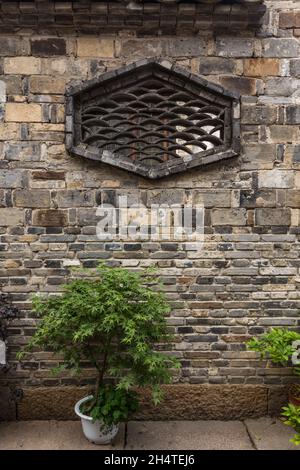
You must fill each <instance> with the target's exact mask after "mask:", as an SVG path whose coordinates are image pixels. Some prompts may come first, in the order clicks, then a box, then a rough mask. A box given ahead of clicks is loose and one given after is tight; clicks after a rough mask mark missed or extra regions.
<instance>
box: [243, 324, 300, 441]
mask: <svg viewBox="0 0 300 470" xmlns="http://www.w3.org/2000/svg"><path fill="white" fill-rule="evenodd" d="M248 348H249V349H251V350H252V351H256V352H259V353H260V355H261V357H262V358H266V359H268V360H270V361H271V363H272V364H276V365H278V364H279V365H281V366H284V367H286V366H288V365H290V366H292V367H293V371H294V373H295V376H300V364H299V359H300V333H298V332H296V331H290V330H287V329H285V328H272V329H271V330H270V331H268V332H267V333H265V334H264V335H262V336H261V337H260V338H253V339H252V340H251V341H249V342H248ZM282 416H283V417H284V423H285V424H287V425H288V426H292V427H293V428H294V429H295V431H296V432H297V434H296V435H295V436H294V438H293V439H292V442H294V444H296V445H300V385H299V383H294V384H292V385H290V387H289V403H288V405H287V406H284V407H283V409H282Z"/></svg>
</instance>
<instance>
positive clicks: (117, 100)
mask: <svg viewBox="0 0 300 470" xmlns="http://www.w3.org/2000/svg"><path fill="white" fill-rule="evenodd" d="M66 109H67V112H66V114H67V117H66V133H67V135H66V145H67V148H68V149H69V150H70V152H71V153H72V154H74V155H78V156H81V157H85V158H90V159H93V160H98V161H102V162H105V163H107V164H110V165H114V166H116V167H119V168H123V169H125V170H128V171H131V172H134V173H137V174H140V175H142V176H144V177H148V178H160V177H163V176H167V175H170V174H173V173H178V172H181V171H184V170H187V169H191V168H195V167H199V166H202V165H206V164H209V163H212V162H216V161H219V160H222V159H226V158H230V157H233V156H235V155H237V154H238V153H239V148H240V131H239V96H238V95H237V94H235V93H232V92H228V91H226V90H224V89H223V88H222V87H221V86H219V85H217V84H214V83H209V82H208V81H206V80H204V79H202V78H200V77H198V76H196V75H193V74H191V73H189V72H188V71H186V70H185V69H182V68H180V67H177V66H175V65H172V64H171V63H169V62H167V61H165V60H161V61H159V60H143V61H140V62H137V63H134V64H131V65H129V66H126V67H123V68H121V69H118V70H115V71H112V72H108V73H105V74H103V75H102V76H100V77H99V78H97V79H94V80H91V81H88V82H85V83H83V84H81V85H73V86H70V87H69V89H68V90H67V106H66Z"/></svg>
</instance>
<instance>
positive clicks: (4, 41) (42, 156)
mask: <svg viewBox="0 0 300 470" xmlns="http://www.w3.org/2000/svg"><path fill="white" fill-rule="evenodd" d="M265 3H266V5H267V7H268V12H267V14H266V15H265V19H264V24H263V25H262V27H261V28H260V29H259V30H258V31H256V32H254V31H251V30H247V29H246V30H245V31H242V32H241V33H234V35H230V32H229V31H228V32H227V33H226V32H223V33H218V32H213V31H211V30H210V29H207V30H206V31H204V32H203V31H202V32H199V33H198V34H197V35H196V36H193V37H190V36H187V35H186V36H176V37H174V36H167V35H162V36H154V35H153V36H150V37H148V36H147V37H143V36H142V35H139V36H137V34H136V33H135V31H134V30H132V27H131V30H130V31H127V30H125V29H122V30H120V31H119V32H117V33H116V34H114V35H109V34H108V33H107V34H105V35H101V34H100V35H99V36H94V35H93V36H86V35H80V36H75V35H74V33H72V28H70V30H68V28H66V31H67V32H66V34H65V35H61V36H60V37H53V35H51V36H49V35H47V34H44V35H41V34H39V35H37V34H36V32H35V31H33V30H32V29H30V28H29V29H26V28H21V29H20V30H19V32H18V33H14V34H13V35H9V33H5V35H2V36H0V55H1V60H0V73H1V77H0V80H1V81H0V101H1V113H0V119H1V122H0V166H1V173H0V187H1V189H0V285H1V289H2V291H3V292H7V293H10V294H12V297H13V300H14V301H15V302H16V304H18V305H19V306H20V307H21V308H22V310H23V313H24V315H23V317H22V318H21V319H18V320H15V321H14V323H13V325H12V326H11V327H10V329H9V333H10V336H9V359H10V364H11V365H12V367H11V369H10V371H9V372H7V373H5V374H3V373H2V375H1V376H0V380H1V383H2V384H3V385H14V386H17V387H18V388H22V387H31V386H58V385H73V384H81V385H84V384H89V383H90V382H91V379H92V378H93V370H92V369H90V368H89V366H88V365H87V367H86V368H85V369H84V371H83V374H82V376H81V377H80V378H74V377H73V378H72V377H70V376H68V375H67V374H66V373H63V374H62V375H61V376H59V377H53V376H51V374H50V372H49V369H50V368H51V367H52V366H55V365H57V360H55V359H53V358H52V356H51V355H49V354H48V353H46V352H40V353H34V354H33V355H32V357H31V358H30V359H29V360H27V361H26V362H24V363H22V364H19V363H17V362H15V361H14V354H15V352H16V351H17V350H18V349H19V347H20V345H22V344H24V343H25V342H26V341H27V339H28V337H29V336H30V335H31V334H32V332H33V331H34V325H35V321H36V320H35V318H33V315H32V314H31V312H30V295H31V294H32V293H34V292H44V293H49V292H50V293H51V292H60V291H61V289H62V284H63V283H64V282H65V281H66V280H67V279H68V278H69V276H70V272H69V267H70V266H71V265H77V264H79V263H80V264H82V265H83V266H85V267H90V266H94V265H95V262H97V260H99V259H104V260H107V261H109V262H110V263H113V265H123V266H126V267H130V268H133V269H143V268H144V267H146V266H149V265H156V266H157V267H158V268H159V271H160V274H161V276H162V280H163V282H164V291H165V292H166V295H167V297H168V299H169V301H170V303H171V306H172V313H171V315H170V318H169V319H168V322H169V324H170V328H171V330H172V331H174V332H175V333H176V334H177V341H176V343H175V344H174V351H175V352H176V354H177V355H178V357H179V358H180V359H181V360H182V371H181V377H180V379H179V380H180V382H185V383H190V384H251V385H257V386H259V385H262V384H265V385H266V386H268V387H269V386H271V385H279V384H286V383H288V382H289V381H291V380H292V377H291V371H290V370H289V369H281V368H275V367H273V368H265V363H264V362H261V361H259V359H258V358H257V356H256V354H255V353H252V352H247V351H246V346H245V342H246V341H247V340H248V339H249V338H250V337H252V336H253V335H257V334H260V333H263V332H264V331H265V330H266V329H267V328H269V327H270V326H278V325H284V326H289V327H296V326H297V325H299V317H298V315H299V307H300V293H299V284H300V276H299V266H300V262H299V233H300V229H299V206H300V173H299V164H300V144H299V125H300V111H299V110H300V108H299V109H298V106H299V105H300V98H299V92H300V59H299V54H300V40H299V36H300V7H299V5H298V6H297V3H298V2H292V1H266V2H265ZM151 56H160V57H167V58H169V59H170V60H173V61H175V62H176V63H177V64H179V65H181V66H183V67H186V68H187V69H190V70H192V71H193V72H194V73H199V74H200V75H202V76H205V78H207V79H208V80H211V81H214V82H217V83H221V84H222V85H223V86H224V87H225V88H227V89H232V90H236V91H239V92H240V93H241V94H242V100H241V102H242V117H241V124H242V135H241V138H242V145H243V151H242V153H241V155H240V157H238V158H234V159H231V160H228V161H225V162H223V163H218V164H215V165H210V166H208V167H206V168H202V169H195V170H193V171H189V172H187V173H183V174H179V175H176V176H172V177H168V178H165V179H162V180H158V181H149V180H146V179H143V178H142V177H138V176H135V175H132V174H130V173H127V172H125V171H122V170H118V169H115V168H112V167H109V166H107V165H105V164H101V163H95V162H92V161H87V160H85V159H81V158H78V157H74V156H70V155H69V154H68V153H67V152H66V150H65V146H64V137H65V134H64V128H65V126H64V102H65V98H64V92H65V86H66V84H67V83H68V82H69V81H70V80H74V79H75V80H79V81H80V80H86V79H89V78H92V77H95V76H97V75H99V74H101V73H102V72H104V71H106V70H111V69H113V68H116V67H119V66H121V65H124V64H126V63H130V62H132V61H134V60H136V59H140V58H144V57H151ZM124 193H128V194H130V195H131V196H132V195H136V196H137V197H138V198H140V199H141V200H143V201H147V203H151V202H153V203H154V202H155V203H159V202H168V203H170V202H179V203H184V202H185V201H187V199H188V198H191V197H192V198H193V201H194V202H203V203H204V206H205V243H204V247H203V250H202V251H201V252H200V253H197V254H195V253H193V252H185V251H184V249H183V247H182V245H181V244H180V243H178V244H174V243H172V244H170V243H161V244H160V243H152V242H148V243H134V244H130V243H126V244H124V245H123V244H112V243H107V244H105V243H101V242H99V240H98V239H97V237H96V234H95V226H96V223H97V221H98V219H97V217H96V207H97V205H98V204H99V203H100V202H101V201H102V202H103V201H104V202H112V201H114V200H115V198H116V196H117V195H118V194H124Z"/></svg>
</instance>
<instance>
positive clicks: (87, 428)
mask: <svg viewBox="0 0 300 470" xmlns="http://www.w3.org/2000/svg"><path fill="white" fill-rule="evenodd" d="M91 398H92V395H89V396H88V397H85V398H82V399H81V400H79V401H78V402H77V403H76V405H75V413H76V414H77V416H79V417H80V418H81V424H82V430H83V434H84V435H85V437H86V438H87V439H88V440H89V441H90V442H92V443H93V444H109V443H110V442H111V441H112V440H113V438H114V437H116V435H117V434H118V431H119V425H118V424H116V425H113V426H112V427H111V428H110V429H108V430H106V429H104V430H103V429H102V427H103V423H102V422H101V421H95V422H94V423H93V418H91V417H90V416H86V415H84V414H83V413H81V411H80V406H81V404H82V403H84V402H86V401H88V400H90V399H91Z"/></svg>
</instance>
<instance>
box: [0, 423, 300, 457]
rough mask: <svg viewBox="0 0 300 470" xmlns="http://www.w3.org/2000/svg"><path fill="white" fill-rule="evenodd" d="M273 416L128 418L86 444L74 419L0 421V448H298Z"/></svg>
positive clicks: (290, 430)
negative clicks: (100, 441) (104, 438)
mask: <svg viewBox="0 0 300 470" xmlns="http://www.w3.org/2000/svg"><path fill="white" fill-rule="evenodd" d="M293 434H294V432H293V430H292V429H290V428H288V427H287V426H284V425H283V424H282V423H281V422H280V420H278V419H275V418H260V419H248V420H245V421H130V422H129V423H128V424H127V425H126V426H125V425H122V426H121V427H120V431H119V434H118V436H117V437H116V439H115V441H114V443H113V444H112V445H110V446H96V445H93V444H90V443H89V442H88V441H87V440H86V439H85V438H84V436H83V434H82V431H81V424H80V422H79V421H15V422H2V423H0V450H32V449H34V450H38V449H41V450H120V449H121V450H122V449H125V450H141V449H143V450H169V449H173V450H298V449H299V448H297V447H296V446H294V445H293V444H292V443H290V442H289V439H290V438H291V437H293Z"/></svg>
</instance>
